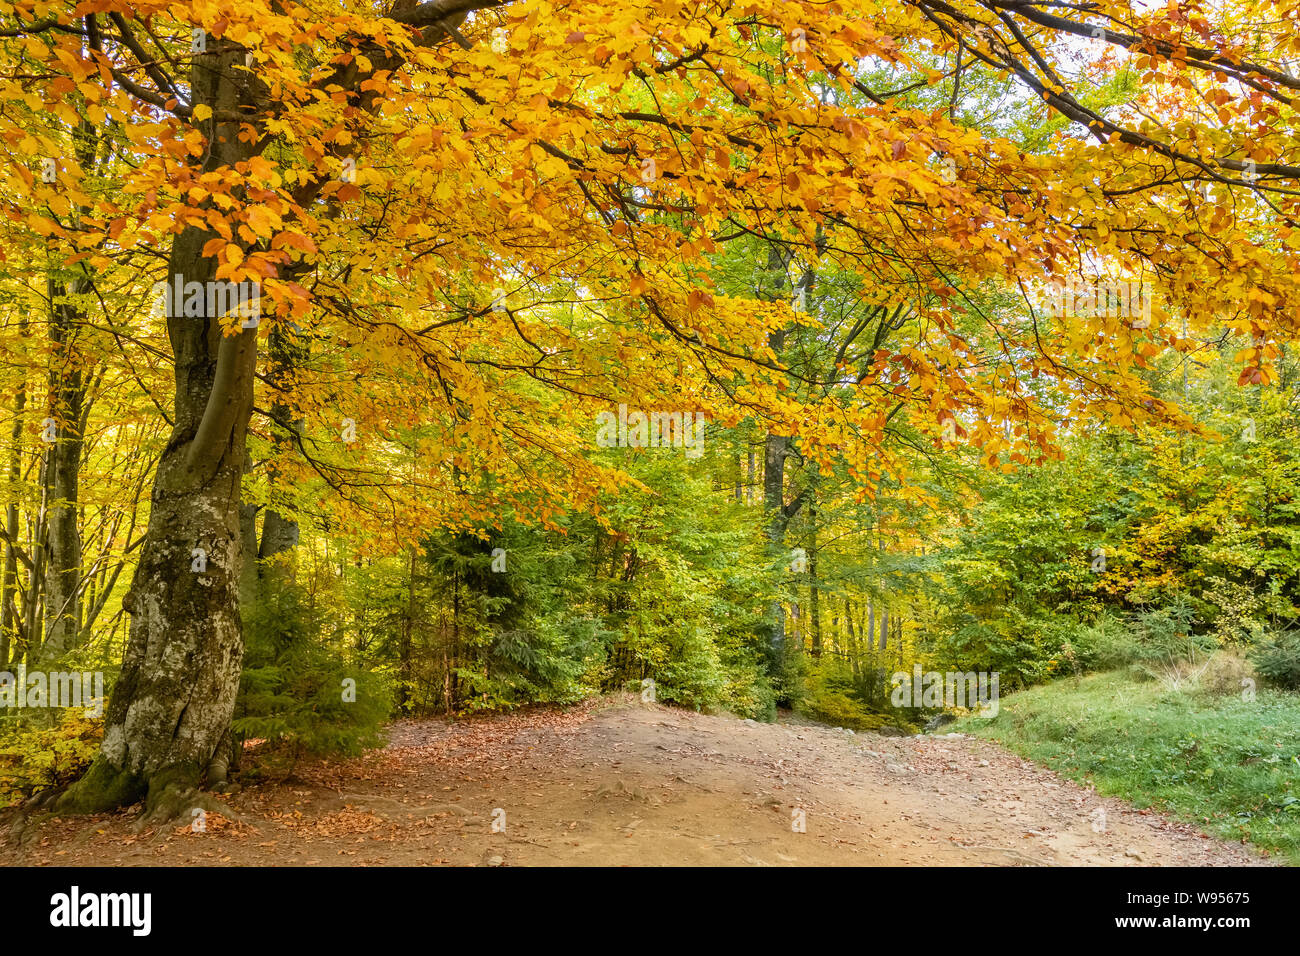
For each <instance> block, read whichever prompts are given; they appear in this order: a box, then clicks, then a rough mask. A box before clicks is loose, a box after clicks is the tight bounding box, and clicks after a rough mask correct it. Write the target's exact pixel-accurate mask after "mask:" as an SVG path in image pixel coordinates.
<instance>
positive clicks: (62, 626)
mask: <svg viewBox="0 0 1300 956" xmlns="http://www.w3.org/2000/svg"><path fill="white" fill-rule="evenodd" d="M48 289H49V297H50V344H51V346H52V347H53V354H52V356H51V358H50V418H51V419H52V420H53V424H54V426H55V431H54V434H55V441H54V443H53V444H51V445H50V446H49V450H48V457H47V459H46V467H45V486H46V502H47V503H48V504H47V507H48V512H47V519H46V520H47V522H48V524H47V538H46V561H47V562H48V563H47V564H46V568H45V643H44V644H43V645H42V647H41V653H40V657H41V659H42V660H49V659H51V658H54V657H57V656H58V655H60V654H62V653H63V652H64V651H67V650H70V649H71V648H73V647H74V646H75V645H76V643H77V638H78V635H79V633H80V629H81V613H80V608H79V607H78V603H77V597H78V592H79V589H80V585H81V532H80V528H79V527H78V525H77V503H78V496H79V484H80V476H81V451H82V446H83V444H84V439H83V436H82V429H83V427H84V422H85V417H86V416H85V410H86V409H85V404H86V382H85V373H84V369H83V362H82V357H81V355H80V354H79V352H78V349H77V347H76V338H77V333H78V330H79V327H80V326H81V325H82V324H83V323H84V317H83V316H81V315H80V314H79V313H78V312H77V310H76V307H75V306H74V305H73V304H71V303H69V302H67V301H62V302H60V301H58V300H59V299H66V297H67V296H75V295H80V294H82V293H83V292H84V291H86V283H85V282H84V281H83V280H81V279H73V281H72V282H70V283H68V285H67V286H66V288H65V287H64V286H63V284H62V283H61V282H59V281H58V280H57V279H55V278H54V277H51V278H50V281H49V284H48Z"/></svg>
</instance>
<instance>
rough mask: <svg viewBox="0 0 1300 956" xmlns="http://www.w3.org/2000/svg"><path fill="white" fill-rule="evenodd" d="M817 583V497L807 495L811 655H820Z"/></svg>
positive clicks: (819, 612)
mask: <svg viewBox="0 0 1300 956" xmlns="http://www.w3.org/2000/svg"><path fill="white" fill-rule="evenodd" d="M819 591H820V588H819V587H818V585H817V498H816V492H815V491H814V492H813V493H812V494H810V495H809V496H808V619H809V620H808V623H809V629H810V630H811V631H812V655H813V657H821V656H822V617H821V606H820V604H819V601H818V592H819Z"/></svg>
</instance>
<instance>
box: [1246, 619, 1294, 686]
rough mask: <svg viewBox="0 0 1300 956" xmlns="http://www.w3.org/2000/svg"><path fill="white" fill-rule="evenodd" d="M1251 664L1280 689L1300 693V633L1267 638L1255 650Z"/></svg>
mask: <svg viewBox="0 0 1300 956" xmlns="http://www.w3.org/2000/svg"><path fill="white" fill-rule="evenodd" d="M1251 662H1252V663H1253V664H1254V665H1255V669H1256V670H1257V671H1258V672H1259V673H1260V674H1261V675H1263V677H1264V678H1266V679H1267V680H1269V681H1270V682H1272V683H1273V684H1276V685H1277V686H1278V687H1282V688H1285V689H1286V690H1292V691H1300V631H1284V632H1281V633H1275V634H1272V635H1270V636H1268V637H1266V638H1265V639H1264V640H1262V641H1260V643H1259V645H1258V646H1257V647H1256V648H1255V650H1254V653H1253V654H1252V655H1251Z"/></svg>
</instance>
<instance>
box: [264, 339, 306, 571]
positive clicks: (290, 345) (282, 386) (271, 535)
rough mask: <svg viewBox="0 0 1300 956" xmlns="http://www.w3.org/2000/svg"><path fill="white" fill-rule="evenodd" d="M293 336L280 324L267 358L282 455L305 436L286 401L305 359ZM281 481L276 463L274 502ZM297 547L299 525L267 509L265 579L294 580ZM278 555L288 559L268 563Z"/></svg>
mask: <svg viewBox="0 0 1300 956" xmlns="http://www.w3.org/2000/svg"><path fill="white" fill-rule="evenodd" d="M292 336H293V331H292V329H290V328H287V327H285V326H281V325H277V326H276V327H274V328H273V329H272V330H271V333H270V335H269V336H268V337H267V357H268V359H269V360H270V368H269V370H268V372H267V383H268V384H269V385H270V386H271V388H273V389H274V390H275V399H274V400H273V401H272V403H271V432H272V434H273V435H274V436H275V444H276V450H277V452H279V453H284V452H285V451H286V450H287V449H289V448H292V447H293V446H294V444H295V441H294V436H296V435H299V434H301V433H302V428H303V420H302V419H301V418H294V417H292V416H293V415H294V412H293V410H292V409H291V408H290V407H289V405H288V403H287V402H286V401H285V400H284V395H285V393H286V391H287V390H288V389H289V388H290V386H291V377H290V373H291V372H292V371H293V370H294V368H295V367H296V366H298V365H299V364H301V361H302V357H303V356H302V349H301V348H299V347H298V346H297V345H296V344H295V343H294V342H293V339H292ZM278 478H279V475H278V473H277V471H276V468H275V464H274V462H272V464H271V465H269V466H268V468H267V473H266V480H267V482H268V483H269V484H270V486H271V490H272V498H273V500H274V492H275V486H276V484H277V480H278ZM297 547H298V522H297V521H296V520H294V518H293V517H292V516H290V515H288V514H286V513H285V512H284V511H282V510H280V509H278V508H275V507H269V508H267V509H266V515H265V516H264V517H263V519H262V545H261V547H260V548H259V549H258V552H257V557H258V559H259V561H260V562H261V567H262V569H263V570H262V574H263V577H265V575H266V574H267V573H270V574H273V575H274V574H278V573H281V572H284V573H286V574H287V576H288V577H289V578H290V579H292V577H293V564H292V558H293V550H294V549H295V548H297ZM278 555H285V557H284V558H283V559H281V561H277V562H273V563H270V564H268V563H267V562H270V560H271V559H272V558H275V557H277V556H278ZM268 569H270V570H269V571H268Z"/></svg>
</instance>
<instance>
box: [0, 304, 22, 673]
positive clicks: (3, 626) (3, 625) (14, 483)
mask: <svg viewBox="0 0 1300 956" xmlns="http://www.w3.org/2000/svg"><path fill="white" fill-rule="evenodd" d="M19 326H20V327H21V328H22V329H23V330H24V331H25V330H26V328H27V319H26V318H23V319H22V320H20V322H19ZM26 408H27V384H26V382H23V383H22V384H21V385H19V387H18V393H17V395H16V396H15V397H14V424H13V429H12V431H11V433H10V436H9V439H10V441H11V442H13V446H12V449H11V450H10V452H9V486H10V489H9V495H10V500H9V505H8V506H7V507H6V508H5V566H4V584H3V588H2V589H0V668H3V669H4V670H8V669H9V654H10V650H11V648H12V647H14V646H16V644H17V642H16V641H13V640H12V639H13V638H14V637H15V636H16V635H17V632H18V624H19V617H18V609H17V608H16V607H15V606H14V594H15V593H16V591H17V590H18V502H17V501H16V500H15V495H16V492H17V488H18V481H19V479H20V478H21V477H22V437H23V413H24V411H25V410H26Z"/></svg>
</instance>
